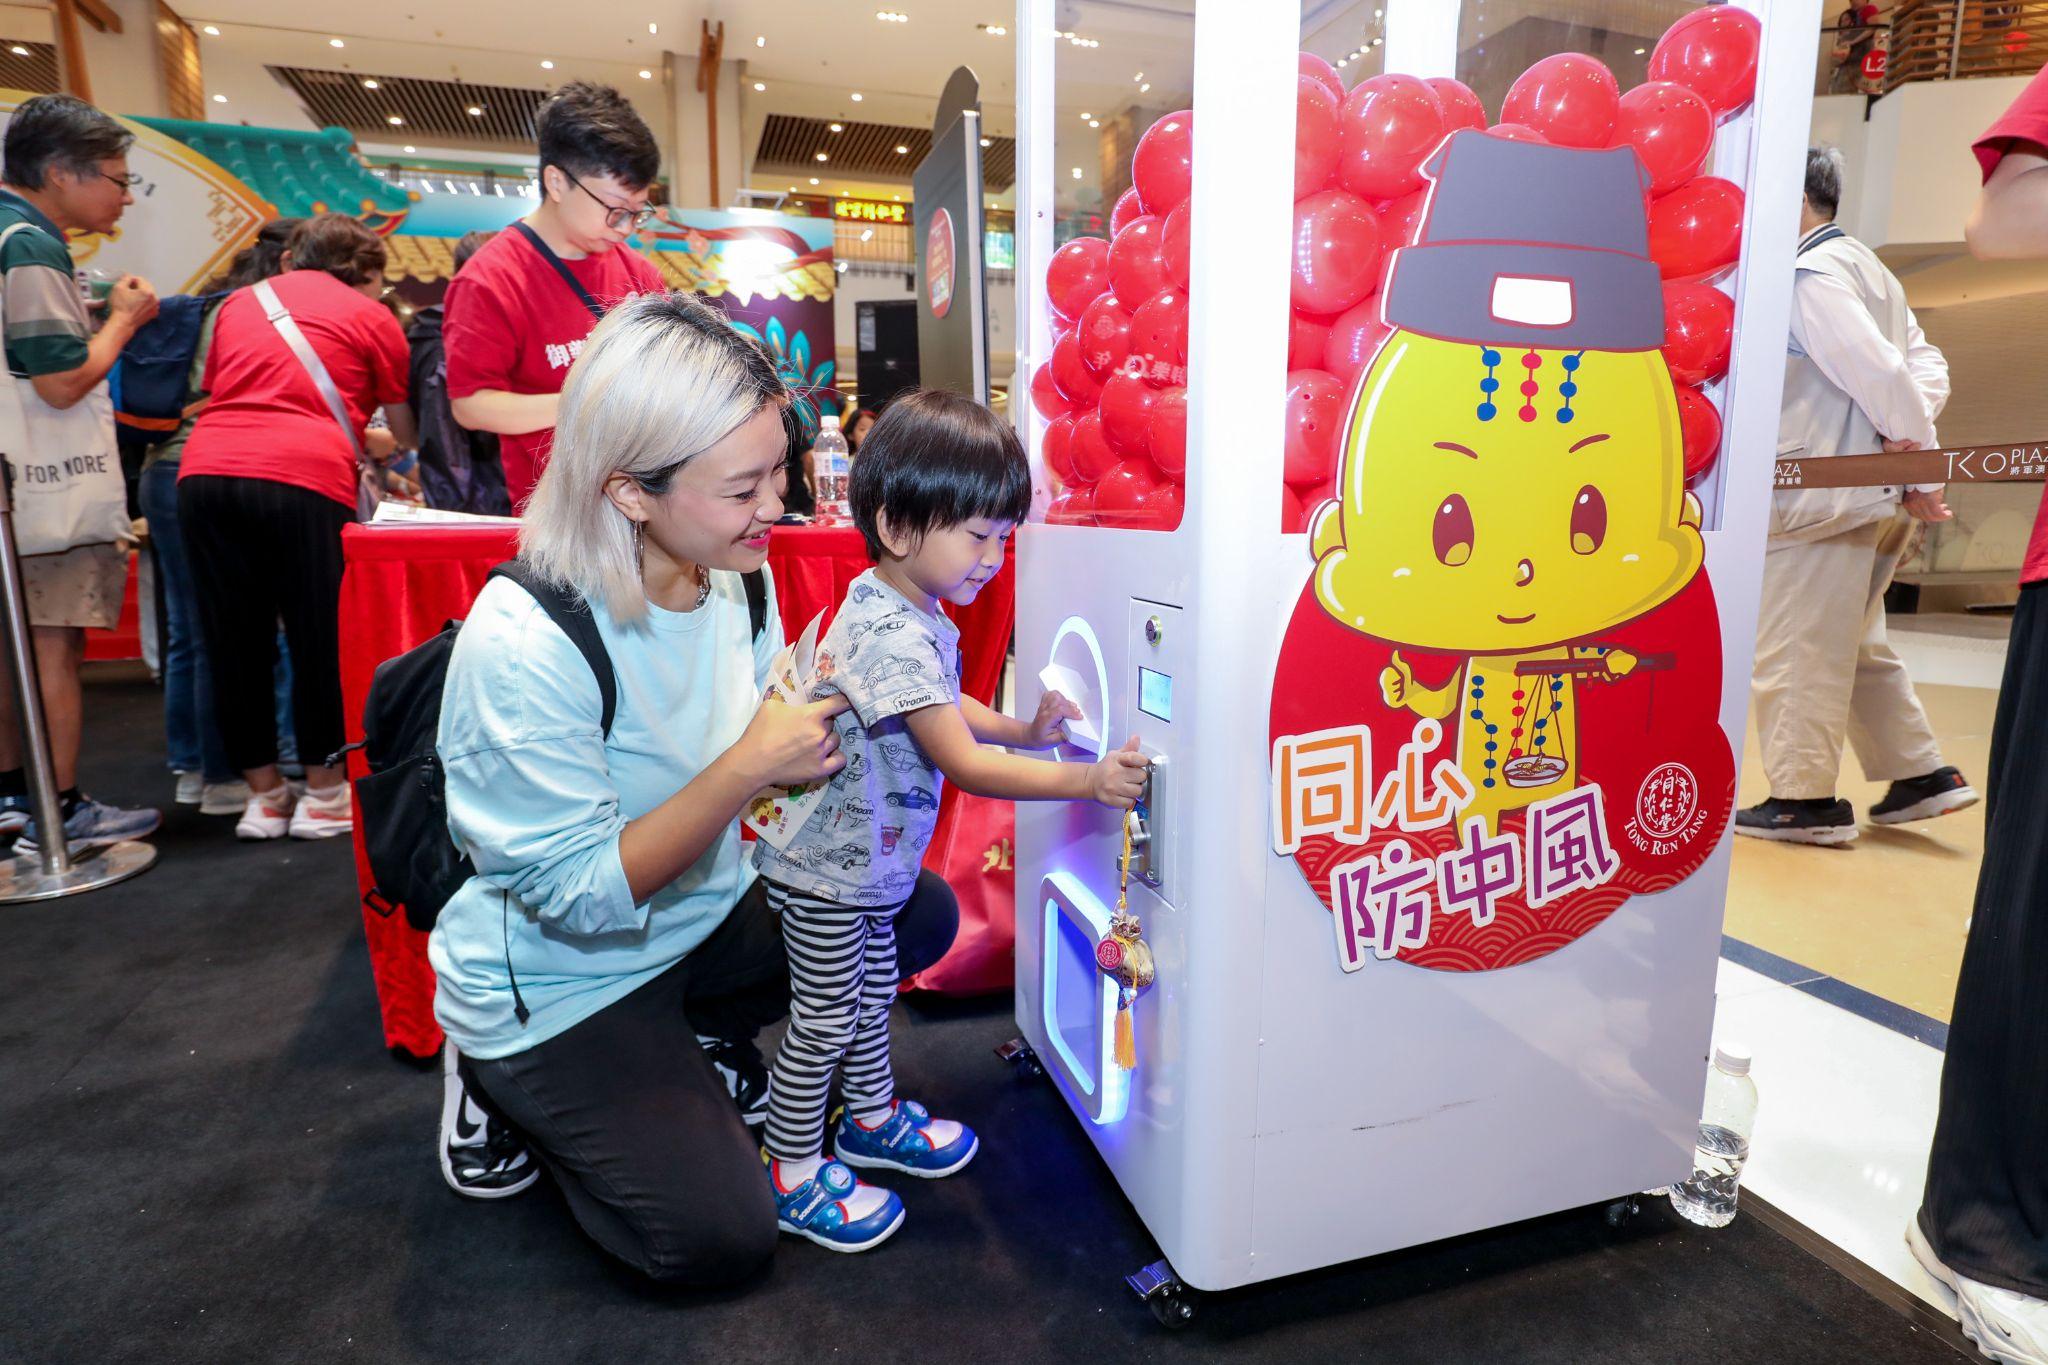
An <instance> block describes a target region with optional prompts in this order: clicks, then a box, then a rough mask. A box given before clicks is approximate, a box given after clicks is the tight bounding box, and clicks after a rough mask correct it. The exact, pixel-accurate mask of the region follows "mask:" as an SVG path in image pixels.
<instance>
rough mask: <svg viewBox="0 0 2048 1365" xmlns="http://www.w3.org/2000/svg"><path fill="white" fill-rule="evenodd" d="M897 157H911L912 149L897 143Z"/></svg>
mask: <svg viewBox="0 0 2048 1365" xmlns="http://www.w3.org/2000/svg"><path fill="white" fill-rule="evenodd" d="M896 155H898V156H909V155H910V148H908V147H906V146H904V145H903V144H902V143H900V142H899V143H897V144H896Z"/></svg>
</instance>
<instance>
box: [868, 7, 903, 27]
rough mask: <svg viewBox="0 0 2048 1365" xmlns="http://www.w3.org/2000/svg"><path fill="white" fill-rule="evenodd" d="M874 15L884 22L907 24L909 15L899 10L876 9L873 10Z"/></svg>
mask: <svg viewBox="0 0 2048 1365" xmlns="http://www.w3.org/2000/svg"><path fill="white" fill-rule="evenodd" d="M875 17H876V18H877V19H880V20H881V21H882V22H883V23H885V24H907V23H909V22H910V16H909V15H907V14H905V13H903V12H902V11H900V10H893V9H878V10H876V11H875Z"/></svg>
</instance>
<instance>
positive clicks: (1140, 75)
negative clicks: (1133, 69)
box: [1131, 71, 1145, 85]
mask: <svg viewBox="0 0 2048 1365" xmlns="http://www.w3.org/2000/svg"><path fill="white" fill-rule="evenodd" d="M1131 79H1132V80H1134V81H1136V82H1138V83H1139V84H1140V85H1143V84H1144V83H1145V73H1144V72H1142V71H1140V72H1139V73H1138V74H1137V75H1135V76H1133V77H1131Z"/></svg>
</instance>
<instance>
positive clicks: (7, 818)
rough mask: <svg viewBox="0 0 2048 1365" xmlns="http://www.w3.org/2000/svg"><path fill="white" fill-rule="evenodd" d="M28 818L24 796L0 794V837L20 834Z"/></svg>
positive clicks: (26, 802)
mask: <svg viewBox="0 0 2048 1365" xmlns="http://www.w3.org/2000/svg"><path fill="white" fill-rule="evenodd" d="M29 819H30V815H29V804H28V798H27V797H26V796H0V838H4V837H7V836H10V835H17V834H20V833H21V832H22V830H24V829H26V828H28V822H29Z"/></svg>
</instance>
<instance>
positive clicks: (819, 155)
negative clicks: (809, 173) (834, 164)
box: [814, 152, 830, 161]
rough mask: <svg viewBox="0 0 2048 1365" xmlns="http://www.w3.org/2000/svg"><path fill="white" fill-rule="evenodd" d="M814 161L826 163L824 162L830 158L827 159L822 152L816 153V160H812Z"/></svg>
mask: <svg viewBox="0 0 2048 1365" xmlns="http://www.w3.org/2000/svg"><path fill="white" fill-rule="evenodd" d="M814 159H815V160H818V161H826V160H830V158H829V157H827V156H826V155H825V154H824V153H823V152H819V153H818V155H817V156H816V158H814Z"/></svg>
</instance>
